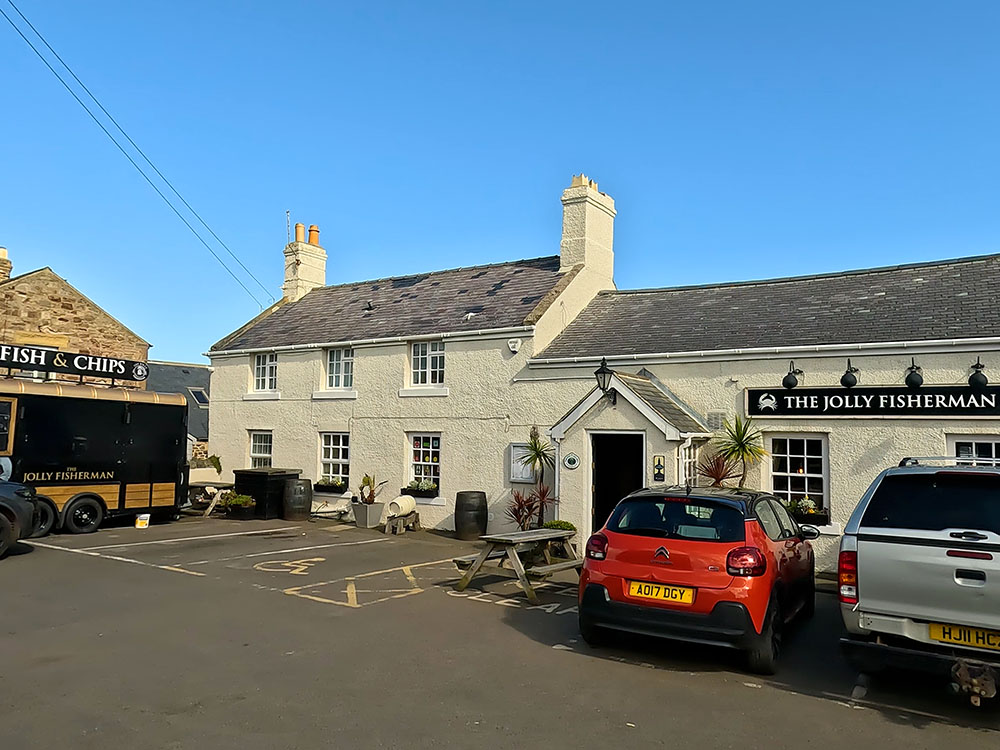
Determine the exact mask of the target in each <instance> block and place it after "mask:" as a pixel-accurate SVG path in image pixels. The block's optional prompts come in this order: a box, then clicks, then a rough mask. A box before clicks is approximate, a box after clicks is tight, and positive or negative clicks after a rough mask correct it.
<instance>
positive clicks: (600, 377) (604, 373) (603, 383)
mask: <svg viewBox="0 0 1000 750" xmlns="http://www.w3.org/2000/svg"><path fill="white" fill-rule="evenodd" d="M614 374H615V371H614V370H612V369H611V368H610V367H608V358H607V357H601V366H600V367H598V368H597V369H596V370H594V377H595V378H597V387H598V388H600V389H601V393H603V394H604V395H605V396H609V397H610V398H611V403H612V404H616V403H618V394H617V393H616V392H615V389H614V388H611V376H612V375H614Z"/></svg>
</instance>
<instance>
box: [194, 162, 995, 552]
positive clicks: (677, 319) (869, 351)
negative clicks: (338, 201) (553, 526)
mask: <svg viewBox="0 0 1000 750" xmlns="http://www.w3.org/2000/svg"><path fill="white" fill-rule="evenodd" d="M562 203H563V229H562V238H561V242H560V252H559V255H554V256H550V257H545V258H535V259H531V260H524V261H512V262H509V263H501V264H493V265H486V266H476V267H471V268H461V269H452V270H447V271H437V272H432V273H426V274H418V275H413V276H404V277H391V278H385V279H378V280H374V281H365V282H356V283H346V284H338V285H335V286H326V285H325V284H326V278H325V261H326V252H325V251H324V250H323V248H322V247H321V246H320V245H319V232H318V230H315V228H313V230H311V231H310V234H309V239H308V241H306V238H305V230H304V228H303V227H302V226H301V225H299V227H297V232H296V235H297V236H296V240H295V241H294V242H292V243H290V244H289V245H288V246H287V247H286V248H285V251H284V255H285V285H284V287H283V288H284V297H283V299H282V300H280V301H279V302H278V303H277V304H276V305H274V306H273V307H272V308H270V309H269V310H267V311H265V312H264V313H263V314H261V315H260V316H258V317H257V318H255V319H254V320H252V321H250V322H249V323H247V324H246V325H245V326H243V327H242V328H241V329H239V330H238V331H235V332H234V333H232V334H230V335H229V336H227V337H225V338H224V339H222V340H221V341H219V342H218V343H217V344H216V345H215V346H213V347H212V351H211V352H210V358H211V360H212V364H213V367H214V370H213V375H212V397H213V402H214V403H213V408H212V410H211V412H210V420H211V435H212V450H213V452H215V453H218V454H219V455H221V456H222V459H223V465H224V466H225V467H227V472H228V470H230V469H232V468H239V467H241V466H266V465H273V466H276V467H283V468H297V469H300V470H302V472H303V476H305V477H308V478H311V479H320V478H322V477H326V478H342V479H345V480H346V481H348V482H349V484H350V485H351V487H352V488H355V490H356V488H357V485H358V483H359V481H360V478H361V476H362V475H363V474H365V473H368V474H371V473H374V474H375V475H376V476H377V478H378V479H379V480H383V479H384V480H387V481H388V485H387V489H386V490H385V492H386V493H388V498H391V497H392V496H394V495H395V493H396V492H397V488H401V487H404V486H406V484H407V483H409V482H411V481H416V480H421V479H424V480H431V481H433V482H434V483H435V484H437V487H438V495H437V496H436V497H433V498H424V499H421V500H420V501H419V502H420V503H421V505H420V506H419V510H420V512H421V518H422V520H423V521H424V522H425V523H426V524H428V525H437V526H439V527H443V528H449V527H450V526H451V525H452V523H453V511H454V498H455V493H456V492H457V491H460V490H483V491H485V492H486V493H487V496H488V499H489V503H490V508H491V515H490V519H491V520H490V524H491V528H501V527H504V526H506V525H508V524H509V521H507V519H506V518H505V515H504V509H505V507H506V506H507V503H508V502H509V499H510V496H511V491H512V490H513V489H516V488H519V487H524V486H525V483H530V482H531V481H532V479H533V477H532V476H531V475H530V474H529V473H528V472H526V471H525V470H524V468H523V467H522V466H521V465H520V463H519V462H518V460H517V458H518V456H519V455H520V453H521V451H522V450H523V443H524V442H525V440H526V439H527V436H528V432H529V430H530V428H531V426H532V425H538V426H539V427H540V428H541V430H542V432H543V433H547V434H548V435H549V437H550V439H551V440H552V443H553V447H554V454H555V470H554V471H550V472H548V473H547V476H546V482H547V483H550V484H552V485H553V487H554V490H555V494H556V495H557V496H558V498H559V502H558V504H557V505H556V506H555V508H554V513H555V514H556V515H557V516H558V517H560V518H563V519H566V520H569V521H571V522H572V523H574V524H575V525H576V526H577V527H578V528H579V530H580V532H581V538H582V539H585V538H586V536H587V535H588V534H589V533H590V532H591V531H593V530H596V529H597V528H599V527H600V526H601V525H602V524H603V522H604V520H605V518H606V517H607V514H608V513H609V512H610V509H611V508H612V507H613V505H614V503H615V502H617V500H618V499H620V498H621V497H622V496H623V495H624V494H626V493H627V492H629V491H631V490H632V489H635V488H638V487H641V486H644V485H649V484H654V483H660V482H663V483H668V484H669V483H685V482H689V483H697V482H698V481H700V478H699V476H698V471H697V464H698V461H699V458H700V457H703V456H705V455H707V454H709V453H711V452H712V450H713V448H712V438H713V435H715V434H717V433H718V431H719V429H720V428H721V426H722V423H723V421H724V420H726V419H732V418H733V417H734V416H735V415H740V416H747V415H750V416H753V417H754V418H755V420H756V423H757V426H758V427H759V428H760V429H761V430H762V431H763V443H764V447H765V448H766V449H767V451H768V454H769V455H768V456H767V458H766V459H765V460H764V461H763V462H761V463H759V464H757V465H754V466H751V467H750V470H749V473H748V475H747V480H746V486H753V487H762V488H765V489H767V490H769V491H772V492H774V493H775V494H776V495H777V496H778V497H779V498H780V499H782V500H783V501H785V502H786V503H794V504H795V505H798V506H800V507H801V508H803V509H806V510H808V509H812V510H814V511H816V512H815V513H814V514H810V515H811V517H810V520H814V521H815V522H816V525H818V526H820V527H821V531H822V532H823V537H822V538H821V540H820V542H819V543H818V547H819V550H820V561H821V565H823V566H824V567H830V566H831V565H832V564H833V550H834V549H835V547H836V544H837V539H838V537H839V534H840V531H841V529H842V526H843V524H844V523H845V522H846V520H847V518H848V517H849V515H850V513H851V511H852V510H853V508H854V506H855V504H856V503H857V501H858V499H859V498H860V496H861V494H862V493H863V492H864V490H865V488H866V487H867V486H868V485H869V483H870V482H871V481H872V479H873V478H874V477H875V476H876V475H877V474H878V472H879V471H881V470H882V469H884V468H886V467H887V466H889V465H891V464H895V463H897V462H898V461H899V460H900V459H901V458H903V457H904V456H914V455H924V456H926V455H934V456H947V455H950V456H953V457H954V456H958V457H962V458H964V459H965V460H967V461H996V460H1000V409H998V408H997V399H998V398H1000V389H998V388H997V387H995V386H992V385H988V384H987V385H982V384H981V381H978V380H974V381H973V382H974V383H976V385H977V386H981V387H975V388H974V387H973V385H971V384H970V381H969V377H970V375H974V374H975V373H977V372H978V371H979V370H978V368H977V367H976V363H977V361H979V362H980V363H981V364H985V365H986V366H987V367H988V368H990V367H994V366H996V363H998V362H1000V336H998V335H997V334H996V331H997V329H998V326H1000V312H998V310H997V307H996V305H995V290H996V289H997V288H1000V256H983V257H978V258H965V259H958V260H949V261H941V262H936V263H926V264H918V265H912V266H899V267H892V268H882V269H871V270H866V271H854V272H848V273H839V274H827V275H821V276H808V277H798V278H788V279H774V280H769V281H755V282H742V283H722V284H712V285H706V286H698V287H681V288H671V289H650V290H616V288H615V284H614V277H613V268H614V250H613V226H614V219H615V215H616V212H615V205H614V201H613V200H612V199H611V198H610V197H609V196H608V195H606V194H604V193H602V192H600V191H599V190H598V188H597V185H596V183H594V182H592V181H590V180H588V179H587V178H585V177H582V176H581V177H575V178H574V179H573V182H572V184H571V185H570V187H569V188H567V189H566V190H565V191H564V192H563V195H562ZM605 358H606V361H607V366H608V368H609V369H610V370H612V372H611V373H609V374H608V381H609V382H607V383H602V385H604V388H601V387H599V386H598V383H597V380H596V379H595V371H597V370H598V368H599V367H600V366H601V363H602V361H603V360H605ZM987 372H989V370H987ZM848 375H850V376H851V377H853V378H854V379H855V380H856V381H858V382H857V383H856V384H853V383H851V380H850V378H849V377H847V376H848ZM914 375H918V376H920V378H921V379H922V383H921V384H917V383H916V378H915V377H914ZM904 379H907V380H906V383H907V384H906V385H904ZM842 383H847V384H851V385H853V387H850V388H849V387H846V386H845V385H844V384H842ZM789 386H793V387H789ZM230 476H231V475H230ZM388 498H387V499H388ZM551 514H552V511H550V515H551Z"/></svg>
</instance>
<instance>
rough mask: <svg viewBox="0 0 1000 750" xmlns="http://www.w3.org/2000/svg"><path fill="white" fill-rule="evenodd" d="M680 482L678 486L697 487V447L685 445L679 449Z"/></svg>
mask: <svg viewBox="0 0 1000 750" xmlns="http://www.w3.org/2000/svg"><path fill="white" fill-rule="evenodd" d="M680 453H681V455H680V459H681V467H680V468H681V481H680V484H685V485H687V484H689V485H691V486H692V487H695V486H697V485H698V446H697V445H695V444H693V443H692V444H691V445H686V446H684V447H683V448H681V451H680Z"/></svg>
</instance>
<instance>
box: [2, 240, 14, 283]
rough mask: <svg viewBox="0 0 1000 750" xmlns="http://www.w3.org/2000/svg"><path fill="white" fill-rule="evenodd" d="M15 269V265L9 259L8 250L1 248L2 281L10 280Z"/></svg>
mask: <svg viewBox="0 0 1000 750" xmlns="http://www.w3.org/2000/svg"><path fill="white" fill-rule="evenodd" d="M13 268H14V265H13V264H12V263H11V262H10V260H8V258H7V248H5V247H0V281H6V280H7V279H9V278H10V272H11V270H13Z"/></svg>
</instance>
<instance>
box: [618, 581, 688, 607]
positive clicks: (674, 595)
mask: <svg viewBox="0 0 1000 750" xmlns="http://www.w3.org/2000/svg"><path fill="white" fill-rule="evenodd" d="M628 595H629V596H637V597H639V598H640V599H656V600H658V601H661V602H671V603H673V604H691V603H693V602H694V589H688V588H682V587H681V586H664V585H663V584H662V583H647V582H646V581H629V582H628Z"/></svg>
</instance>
